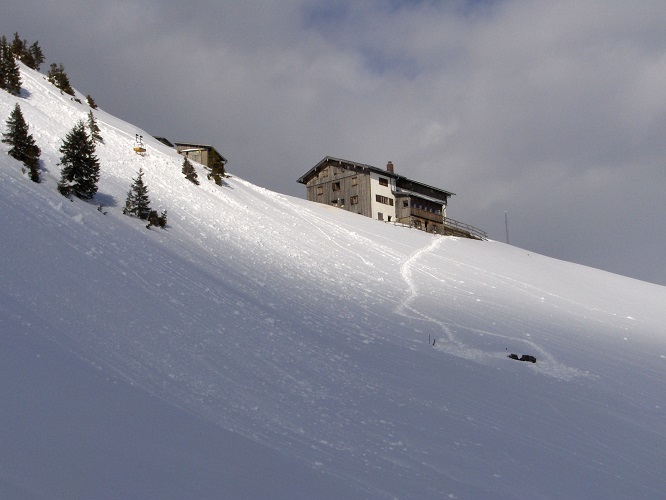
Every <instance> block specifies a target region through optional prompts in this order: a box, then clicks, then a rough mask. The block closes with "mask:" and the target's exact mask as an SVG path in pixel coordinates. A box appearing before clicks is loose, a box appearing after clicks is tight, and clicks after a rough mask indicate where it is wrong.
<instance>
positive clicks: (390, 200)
mask: <svg viewBox="0 0 666 500" xmlns="http://www.w3.org/2000/svg"><path fill="white" fill-rule="evenodd" d="M375 200H377V203H383V204H384V205H391V206H393V198H389V197H388V196H382V195H381V194H378V195H376V196H375Z"/></svg>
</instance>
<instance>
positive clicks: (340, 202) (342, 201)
mask: <svg viewBox="0 0 666 500" xmlns="http://www.w3.org/2000/svg"><path fill="white" fill-rule="evenodd" d="M349 204H350V205H358V196H352V197H351V198H349ZM331 205H335V206H336V207H344V206H345V199H344V198H336V199H334V200H331Z"/></svg>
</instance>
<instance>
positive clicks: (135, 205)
mask: <svg viewBox="0 0 666 500" xmlns="http://www.w3.org/2000/svg"><path fill="white" fill-rule="evenodd" d="M150 212H151V210H150V199H149V197H148V187H146V184H145V183H144V182H143V169H139V172H138V176H137V178H136V179H132V185H131V186H130V189H129V192H128V193H127V199H126V200H125V208H124V209H123V213H124V214H125V215H134V216H136V217H138V218H139V219H143V220H145V219H147V218H148V216H149V215H150Z"/></svg>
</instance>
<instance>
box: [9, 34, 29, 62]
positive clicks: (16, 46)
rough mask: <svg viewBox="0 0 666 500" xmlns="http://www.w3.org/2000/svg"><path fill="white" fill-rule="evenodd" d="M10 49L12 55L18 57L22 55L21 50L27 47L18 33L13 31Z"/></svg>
mask: <svg viewBox="0 0 666 500" xmlns="http://www.w3.org/2000/svg"><path fill="white" fill-rule="evenodd" d="M11 49H12V52H13V53H14V55H15V56H16V57H18V58H19V59H20V58H21V56H22V55H23V52H24V51H25V50H26V49H27V44H26V41H25V40H21V37H20V36H19V34H18V33H14V40H12V45H11Z"/></svg>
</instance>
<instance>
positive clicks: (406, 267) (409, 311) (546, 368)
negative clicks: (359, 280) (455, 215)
mask: <svg viewBox="0 0 666 500" xmlns="http://www.w3.org/2000/svg"><path fill="white" fill-rule="evenodd" d="M447 238H451V239H452V240H455V239H456V238H454V237H450V236H449V237H444V236H434V241H433V242H432V243H430V244H429V245H427V246H426V247H423V248H420V249H418V250H416V251H415V252H413V253H412V254H411V255H410V256H409V257H408V258H407V259H406V260H405V261H404V262H403V263H402V265H401V266H400V275H401V276H402V279H403V280H404V281H405V284H406V285H407V290H408V295H407V297H406V298H405V299H404V300H403V301H402V302H401V303H400V305H399V306H398V308H397V310H396V312H397V313H398V314H399V315H402V316H404V317H407V318H412V319H420V320H423V321H426V322H429V323H432V324H434V325H436V327H437V328H436V330H437V331H440V332H441V333H442V334H444V336H445V341H442V339H439V338H436V336H435V337H434V338H433V341H434V342H435V344H434V347H435V348H436V349H438V350H441V351H444V352H446V353H448V354H451V355H454V356H458V357H461V358H464V359H469V360H475V361H478V362H484V361H487V360H488V359H495V358H497V357H498V356H499V357H505V356H506V355H507V353H506V352H503V351H495V352H487V351H483V350H481V349H478V348H475V347H472V346H471V345H469V344H466V343H465V340H464V335H471V334H472V333H478V334H482V335H486V336H491V337H495V338H498V339H502V340H506V341H511V343H512V344H515V343H516V342H519V343H522V344H524V345H525V346H526V350H527V351H529V352H530V353H531V354H533V355H536V356H537V359H538V362H537V363H536V364H535V365H531V364H530V366H532V368H533V369H534V370H535V371H536V372H538V373H541V374H543V375H547V376H550V377H554V378H557V379H561V380H571V379H572V378H574V377H579V376H585V377H591V376H592V375H590V374H589V373H586V372H583V371H581V370H578V369H576V368H573V367H568V366H566V365H564V364H562V363H559V362H558V361H557V360H556V359H555V358H554V356H552V355H551V354H550V353H549V352H548V351H547V350H546V349H544V348H542V347H541V346H540V345H539V344H538V343H536V342H534V341H533V340H528V339H525V338H517V337H515V336H507V335H503V334H500V333H497V332H491V331H487V330H479V329H474V328H469V327H465V333H464V334H456V333H454V329H456V327H458V328H460V327H462V326H463V325H459V324H456V323H453V322H446V321H442V320H439V319H437V318H434V317H432V316H430V315H428V314H426V313H425V312H423V311H422V310H420V309H419V306H418V301H419V296H420V292H419V290H418V287H417V286H416V284H415V280H414V279H413V278H412V276H413V274H414V273H415V272H426V271H424V270H423V269H421V268H419V266H418V261H419V259H420V258H421V257H423V256H424V255H425V254H427V253H432V252H434V251H435V250H436V249H437V248H439V247H440V246H441V245H442V244H443V243H444V242H445V241H446V239H447ZM475 270H476V271H481V270H480V269H478V268H475ZM491 275H492V276H493V277H494V278H497V277H498V275H496V274H495V273H491ZM502 278H503V279H504V280H507V281H509V283H507V284H508V285H510V286H513V287H518V285H520V287H523V286H528V285H525V284H524V283H520V282H517V281H516V280H509V279H508V278H506V277H504V276H503V277H502ZM531 288H535V287H531ZM537 290H538V289H537ZM542 292H543V291H542ZM478 307H484V305H483V304H479V305H478Z"/></svg>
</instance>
